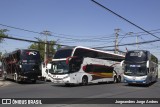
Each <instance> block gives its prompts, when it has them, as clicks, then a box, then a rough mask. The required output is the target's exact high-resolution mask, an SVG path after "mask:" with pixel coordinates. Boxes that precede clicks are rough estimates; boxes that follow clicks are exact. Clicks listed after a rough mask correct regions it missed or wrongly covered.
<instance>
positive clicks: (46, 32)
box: [42, 31, 51, 67]
mask: <svg viewBox="0 0 160 107" xmlns="http://www.w3.org/2000/svg"><path fill="white" fill-rule="evenodd" d="M42 34H43V35H45V36H46V38H45V50H44V51H45V52H44V62H45V67H46V62H47V56H48V52H47V41H48V40H47V39H48V38H47V36H51V32H50V31H43V32H42Z"/></svg>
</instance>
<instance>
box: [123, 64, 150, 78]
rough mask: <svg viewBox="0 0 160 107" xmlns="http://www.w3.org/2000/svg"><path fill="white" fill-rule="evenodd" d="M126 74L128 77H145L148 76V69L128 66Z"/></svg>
mask: <svg viewBox="0 0 160 107" xmlns="http://www.w3.org/2000/svg"><path fill="white" fill-rule="evenodd" d="M124 74H125V75H128V76H145V75H147V67H146V66H140V65H130V66H126V67H125V71H124Z"/></svg>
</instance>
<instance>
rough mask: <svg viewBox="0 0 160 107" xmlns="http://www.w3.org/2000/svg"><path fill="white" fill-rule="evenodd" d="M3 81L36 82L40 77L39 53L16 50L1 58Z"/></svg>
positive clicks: (28, 50)
mask: <svg viewBox="0 0 160 107" xmlns="http://www.w3.org/2000/svg"><path fill="white" fill-rule="evenodd" d="M2 69H3V79H13V80H15V81H16V82H21V81H28V80H29V81H32V82H33V83H35V82H36V80H37V79H38V77H39V76H41V70H40V69H41V59H40V54H39V51H37V50H30V49H18V50H15V51H13V52H11V53H6V54H4V55H3V56H2Z"/></svg>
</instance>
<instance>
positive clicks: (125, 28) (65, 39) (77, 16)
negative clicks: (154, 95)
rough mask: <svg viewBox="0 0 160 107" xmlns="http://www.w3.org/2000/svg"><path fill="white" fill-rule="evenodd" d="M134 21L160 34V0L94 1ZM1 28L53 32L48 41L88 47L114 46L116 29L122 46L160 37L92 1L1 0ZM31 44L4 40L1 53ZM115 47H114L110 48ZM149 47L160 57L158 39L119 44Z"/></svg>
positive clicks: (21, 34)
mask: <svg viewBox="0 0 160 107" xmlns="http://www.w3.org/2000/svg"><path fill="white" fill-rule="evenodd" d="M95 1H97V2H99V3H100V4H102V5H104V6H105V7H107V8H109V9H111V10H112V11H114V12H116V13H117V14H119V15H121V16H123V17H124V18H126V19H128V20H129V21H131V22H133V23H134V24H136V25H138V26H140V27H142V28H143V29H145V30H147V31H151V33H153V34H154V35H156V36H157V37H160V35H159V34H160V20H159V19H160V12H159V10H160V6H159V5H160V0H95ZM0 13H1V17H0V24H1V25H0V29H8V30H9V31H8V32H7V34H8V35H9V36H12V37H17V38H23V39H29V40H36V39H35V37H36V38H40V39H43V40H44V39H45V36H44V35H41V34H38V33H33V32H27V31H23V30H18V29H13V28H10V27H6V26H2V25H7V26H11V27H16V28H21V29H25V30H30V31H34V32H39V33H40V32H43V31H46V30H47V31H50V32H51V35H52V36H49V37H48V40H55V41H57V43H58V44H62V45H68V46H86V47H91V48H96V47H103V48H100V49H104V50H108V49H114V45H115V29H120V30H119V32H118V34H119V37H118V41H119V45H121V44H128V43H136V42H144V41H150V40H157V38H156V37H153V36H152V35H149V34H147V33H145V32H144V31H142V30H140V29H139V28H137V27H135V26H133V25H131V24H129V23H127V22H126V21H124V20H122V19H121V18H119V17H117V16H115V15H113V14H112V13H110V12H109V11H107V10H105V9H103V8H102V7H100V6H98V5H96V4H95V3H93V2H92V1H91V0H0ZM30 45H31V43H28V42H22V41H15V40H8V39H5V41H4V42H3V43H1V44H0V51H1V52H3V53H4V52H10V51H13V50H15V49H17V48H20V49H25V48H28V47H29V46H30ZM108 46H112V47H108ZM126 48H127V49H128V50H135V49H138V50H141V49H143V50H149V51H151V53H153V54H154V55H155V56H157V57H158V58H159V59H160V47H159V42H153V43H149V44H143V45H133V46H120V47H119V49H120V50H121V51H126Z"/></svg>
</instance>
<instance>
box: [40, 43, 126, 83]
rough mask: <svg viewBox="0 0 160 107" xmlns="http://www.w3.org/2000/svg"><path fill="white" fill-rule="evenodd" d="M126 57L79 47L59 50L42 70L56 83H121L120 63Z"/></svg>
mask: <svg viewBox="0 0 160 107" xmlns="http://www.w3.org/2000/svg"><path fill="white" fill-rule="evenodd" d="M122 60H124V55H119V54H114V53H111V52H107V51H102V50H96V49H92V48H87V47H82V46H77V47H69V48H62V49H60V50H58V51H57V52H56V54H55V56H54V58H53V59H52V62H51V63H50V64H48V65H47V70H44V71H43V70H42V73H43V72H45V73H46V74H47V75H48V77H47V78H48V79H49V80H51V81H52V82H54V83H64V84H83V85H87V84H88V83H98V82H120V81H121V78H122V75H123V70H122V67H121V66H120V65H121V64H120V62H121V61H122Z"/></svg>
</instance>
